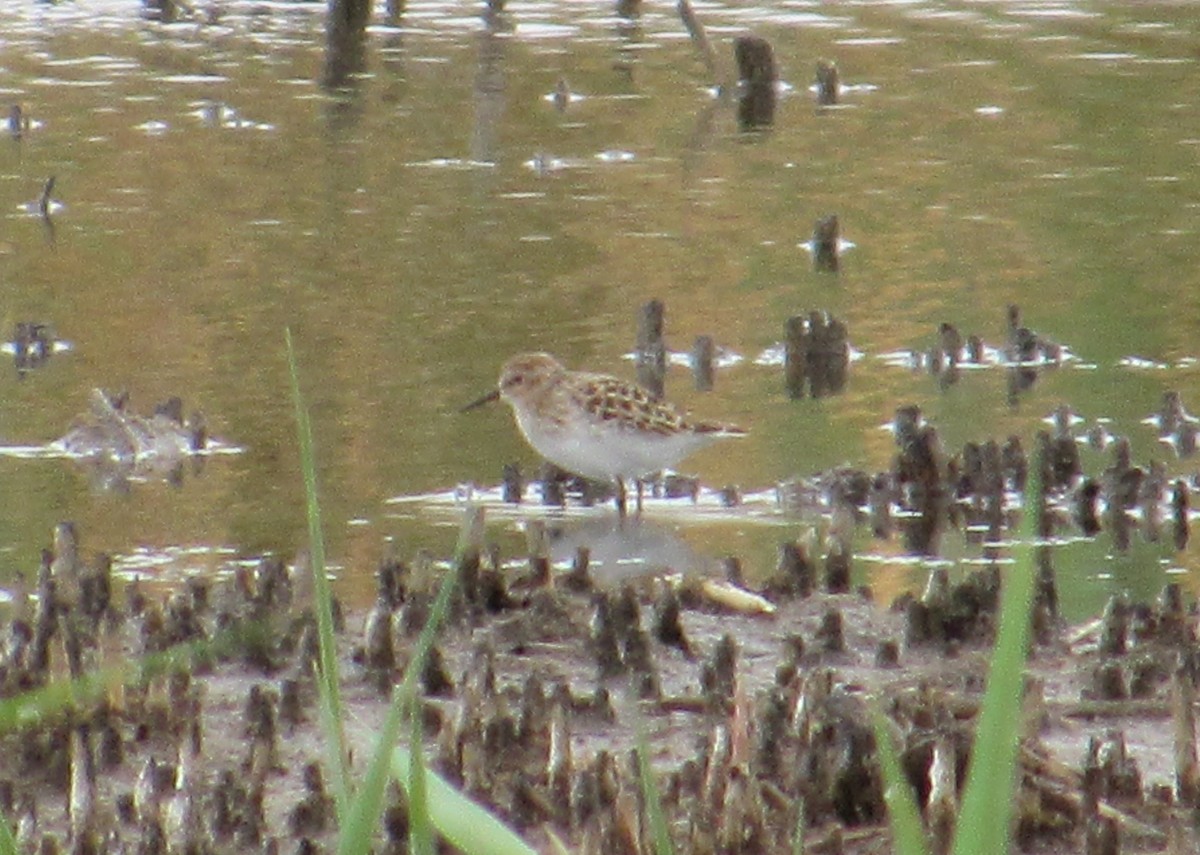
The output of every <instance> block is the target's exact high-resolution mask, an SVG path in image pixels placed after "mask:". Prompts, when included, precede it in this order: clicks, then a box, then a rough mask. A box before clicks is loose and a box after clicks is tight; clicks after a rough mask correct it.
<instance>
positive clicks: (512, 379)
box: [504, 374, 525, 388]
mask: <svg viewBox="0 0 1200 855" xmlns="http://www.w3.org/2000/svg"><path fill="white" fill-rule="evenodd" d="M524 382H525V375H524V374H510V375H509V376H508V377H506V378H504V386H505V388H509V387H511V386H520V385H521V384H522V383H524Z"/></svg>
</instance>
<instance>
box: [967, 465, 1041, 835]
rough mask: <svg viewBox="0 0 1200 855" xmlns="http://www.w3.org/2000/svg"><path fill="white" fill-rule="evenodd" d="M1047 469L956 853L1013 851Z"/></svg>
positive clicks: (1013, 576) (1024, 536) (1010, 600)
mask: <svg viewBox="0 0 1200 855" xmlns="http://www.w3.org/2000/svg"><path fill="white" fill-rule="evenodd" d="M1041 465H1042V464H1041V460H1040V459H1037V460H1035V462H1034V464H1033V465H1032V466H1031V467H1030V470H1031V472H1030V479H1029V483H1028V485H1027V488H1026V493H1025V513H1024V517H1023V521H1022V525H1021V531H1020V534H1019V536H1018V538H1017V540H1018V542H1019V543H1020V544H1021V546H1020V547H1018V550H1017V555H1016V561H1015V562H1014V563H1013V566H1012V567H1011V568H1010V569H1009V572H1008V575H1007V576H1006V577H1005V579H1004V585H1003V588H1002V589H1001V592H1000V626H999V629H998V630H997V633H996V647H995V650H993V652H992V663H991V667H990V669H989V672H988V682H987V689H986V691H985V692H984V697H983V709H982V710H981V711H980V713H979V722H978V724H977V725H976V728H975V747H974V749H973V750H972V752H971V768H970V771H969V772H968V775H967V786H966V789H965V790H964V792H963V800H962V810H961V811H960V812H959V815H958V823H957V826H956V828H955V834H954V853H955V855H976V853H985V852H986V853H989V854H990V853H997V855H1003V853H1006V852H1008V851H1009V849H1010V845H1009V844H1010V838H1011V828H1012V805H1013V787H1014V786H1015V784H1016V769H1017V753H1018V749H1019V747H1020V740H1021V728H1022V724H1023V718H1022V715H1021V703H1022V694H1023V690H1024V673H1025V659H1026V656H1027V654H1028V651H1029V635H1030V626H1029V613H1030V608H1031V607H1032V604H1033V594H1034V588H1035V585H1036V579H1037V572H1036V569H1035V567H1034V561H1033V547H1032V542H1033V539H1034V537H1035V534H1036V532H1037V515H1038V509H1037V501H1036V499H1035V497H1036V496H1038V495H1039V494H1040V491H1041V479H1040V477H1039V476H1040V473H1041Z"/></svg>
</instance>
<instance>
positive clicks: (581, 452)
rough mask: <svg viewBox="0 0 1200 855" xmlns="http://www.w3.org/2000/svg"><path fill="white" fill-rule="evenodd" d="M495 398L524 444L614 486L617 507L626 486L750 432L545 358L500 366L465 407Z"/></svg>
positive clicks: (528, 357)
mask: <svg viewBox="0 0 1200 855" xmlns="http://www.w3.org/2000/svg"><path fill="white" fill-rule="evenodd" d="M497 399H499V400H503V401H505V402H506V403H508V405H509V406H511V407H512V409H513V413H514V414H515V416H516V419H517V424H518V425H519V426H520V428H521V433H523V434H524V435H525V439H526V440H528V442H529V444H530V445H532V446H533V447H534V449H536V450H537V452H538V453H539V454H541V455H542V456H543V457H545V458H546V459H547V460H549V461H550V462H551V463H554V464H556V465H558V466H560V467H562V468H563V469H566V470H567V471H569V472H574V473H575V474H577V475H582V476H584V477H585V478H592V479H595V480H603V481H615V482H616V484H617V492H618V495H617V507H618V509H620V510H624V506H625V483H626V481H628V480H634V481H637V482H638V483H639V487H640V479H641V478H643V477H645V476H646V475H649V474H650V473H652V472H657V471H659V470H660V469H664V468H666V467H670V466H674V465H675V464H676V463H678V462H679V461H681V460H683V458H685V457H687V456H688V455H689V454H691V453H692V452H694V451H697V450H698V449H700V448H703V447H704V446H706V445H708V444H709V443H710V442H712V441H713V440H715V439H720V438H722V437H727V436H744V435H745V433H746V431H745V430H743V429H742V428H740V427H736V426H734V425H727V424H718V423H716V422H705V421H692V420H690V419H688V418H687V417H686V416H684V415H683V414H682V413H680V412H679V411H678V410H676V409H675V408H674V407H672V406H671V405H670V404H667V403H665V402H663V401H657V400H655V399H654V398H653V397H651V395H650V394H649V393H648V392H647V391H646V390H645V389H643V388H641V387H640V386H638V385H636V384H634V383H629V382H626V381H624V380H620V379H618V378H616V377H608V376H605V375H603V374H587V373H584V372H581V371H568V370H567V369H566V368H564V367H563V365H562V363H561V362H559V361H558V360H557V359H555V358H554V357H553V356H551V355H550V354H548V353H523V354H521V355H519V356H514V357H513V358H512V359H510V360H508V362H506V363H505V364H504V368H503V369H501V371H500V382H499V384H498V385H497V387H496V388H495V389H494V390H492V391H491V392H489V393H488V394H486V395H484V396H483V397H482V398H480V399H479V400H478V401H475V402H473V403H471V404H468V405H467V406H466V407H464V408H463V409H464V410H470V409H474V408H475V407H478V406H482V405H483V404H486V403H489V402H491V401H495V400H497ZM639 499H640V489H639ZM639 504H640V502H639Z"/></svg>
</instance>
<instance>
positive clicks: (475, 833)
mask: <svg viewBox="0 0 1200 855" xmlns="http://www.w3.org/2000/svg"><path fill="white" fill-rule="evenodd" d="M411 760H412V758H411V756H410V754H409V752H408V749H406V748H400V747H397V748H395V749H393V751H392V774H393V775H395V776H396V780H397V781H399V782H400V783H401V785H402V786H404V787H405V788H407V787H408V784H409V781H410V780H411V778H410V775H411V771H412V762H411ZM424 778H425V787H426V798H427V804H428V805H429V811H428V812H429V819H430V822H432V823H433V826H434V827H435V828H436V829H437V830H438V833H439V834H441V835H442V837H444V838H445V839H446V840H447V841H449V843H450V845H451V846H453V847H454V848H455V849H457V850H459V851H461V852H471V853H484V852H486V853H487V855H536V850H535V849H534V848H533V847H531V846H529V845H528V844H526V843H525V842H524V841H523V840H521V838H520V837H518V836H517V834H516V832H514V831H513V830H512V829H511V828H509V827H508V826H507V825H505V824H504V823H503V822H501V821H500V820H499V819H497V818H496V817H495V816H494V815H493V814H492V813H491V812H489V811H488V810H487V809H486V808H484V807H483V806H482V805H480V804H478V803H477V802H475V801H473V800H472V799H469V798H467V797H466V796H464V795H463V794H462V793H460V792H459V791H458V790H456V789H455V788H454V787H453V786H452V785H451V784H450V783H449V782H447V781H446V780H445V779H444V778H442V777H441V776H440V775H438V774H437V773H436V772H434V771H433V770H432V769H426V770H425V775H424Z"/></svg>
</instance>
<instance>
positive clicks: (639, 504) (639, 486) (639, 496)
mask: <svg viewBox="0 0 1200 855" xmlns="http://www.w3.org/2000/svg"><path fill="white" fill-rule="evenodd" d="M637 512H638V513H639V514H640V513H641V512H642V479H641V478H638V479H637Z"/></svg>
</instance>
